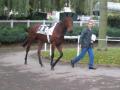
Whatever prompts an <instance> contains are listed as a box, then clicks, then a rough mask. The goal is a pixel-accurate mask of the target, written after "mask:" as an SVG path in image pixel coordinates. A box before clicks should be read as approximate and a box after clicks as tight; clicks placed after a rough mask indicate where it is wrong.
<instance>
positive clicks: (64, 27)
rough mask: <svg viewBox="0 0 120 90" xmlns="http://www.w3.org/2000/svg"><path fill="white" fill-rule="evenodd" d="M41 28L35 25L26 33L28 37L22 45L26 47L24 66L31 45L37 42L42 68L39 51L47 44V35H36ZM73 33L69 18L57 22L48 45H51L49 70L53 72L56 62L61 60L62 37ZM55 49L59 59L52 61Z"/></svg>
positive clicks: (70, 18)
mask: <svg viewBox="0 0 120 90" xmlns="http://www.w3.org/2000/svg"><path fill="white" fill-rule="evenodd" d="M40 26H41V24H35V25H33V26H32V27H30V28H29V29H28V30H27V31H28V36H27V38H26V40H25V41H24V43H23V47H25V46H26V55H25V62H24V64H27V56H28V52H29V50H30V47H31V44H32V42H33V41H37V42H38V52H37V54H38V59H39V64H40V65H41V67H43V64H42V60H41V49H42V46H43V45H44V43H48V40H47V35H43V34H40V33H36V32H37V31H38V28H39V27H40ZM72 31H73V20H72V17H71V16H66V17H65V18H64V19H63V20H61V21H59V22H58V23H57V24H56V26H55V28H54V30H53V33H52V35H51V36H50V44H51V61H50V65H51V70H54V67H55V65H56V64H57V62H58V61H59V60H60V59H61V58H62V56H63V51H62V43H63V42H64V35H65V32H72ZM55 48H57V50H58V52H59V54H60V55H59V57H58V58H57V59H56V61H54V60H53V59H54V50H55Z"/></svg>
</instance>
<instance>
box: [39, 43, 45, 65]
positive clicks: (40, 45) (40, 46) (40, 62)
mask: <svg viewBox="0 0 120 90" xmlns="http://www.w3.org/2000/svg"><path fill="white" fill-rule="evenodd" d="M43 44H44V43H42V42H39V46H38V59H39V64H40V65H41V67H43V64H42V60H41V49H42V46H43Z"/></svg>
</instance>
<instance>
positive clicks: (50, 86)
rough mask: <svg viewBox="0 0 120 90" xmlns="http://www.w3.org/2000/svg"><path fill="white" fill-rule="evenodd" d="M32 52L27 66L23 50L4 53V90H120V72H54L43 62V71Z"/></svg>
mask: <svg viewBox="0 0 120 90" xmlns="http://www.w3.org/2000/svg"><path fill="white" fill-rule="evenodd" d="M36 55H37V54H36V51H35V50H32V51H31V52H30V53H29V56H28V65H24V64H23V63H24V56H25V52H24V51H23V50H14V49H13V50H12V49H10V50H9V49H8V50H4V49H0V90H120V68H117V67H110V68H108V67H106V68H105V67H98V69H97V70H88V69H87V67H82V66H80V65H78V66H77V67H75V68H74V69H73V68H72V67H71V66H70V65H69V64H62V63H58V64H57V66H56V67H55V70H54V71H51V70H50V65H49V61H48V60H45V59H43V63H44V66H45V67H44V68H41V67H40V65H39V64H38V59H37V58H36Z"/></svg>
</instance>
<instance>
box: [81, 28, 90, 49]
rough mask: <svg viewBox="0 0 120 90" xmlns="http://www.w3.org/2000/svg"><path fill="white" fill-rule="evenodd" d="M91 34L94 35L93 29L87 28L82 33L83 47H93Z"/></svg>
mask: <svg viewBox="0 0 120 90" xmlns="http://www.w3.org/2000/svg"><path fill="white" fill-rule="evenodd" d="M91 36H92V31H91V30H89V29H85V30H83V31H82V32H81V35H80V44H81V48H89V47H92V43H91Z"/></svg>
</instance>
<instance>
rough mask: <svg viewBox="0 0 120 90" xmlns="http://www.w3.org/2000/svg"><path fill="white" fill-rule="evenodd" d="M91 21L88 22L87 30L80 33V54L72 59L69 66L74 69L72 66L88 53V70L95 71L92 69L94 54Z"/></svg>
mask: <svg viewBox="0 0 120 90" xmlns="http://www.w3.org/2000/svg"><path fill="white" fill-rule="evenodd" d="M93 24H94V23H93V21H88V23H87V28H86V29H85V30H83V31H82V32H81V35H80V45H81V53H80V54H79V55H78V56H77V57H75V58H73V59H72V60H71V66H72V67H73V68H74V64H75V63H77V62H78V61H80V60H81V59H82V58H83V57H84V56H85V54H86V52H88V55H89V65H88V68H89V69H93V70H95V69H96V68H95V67H94V52H93V41H92V39H91V37H92V27H93Z"/></svg>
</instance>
